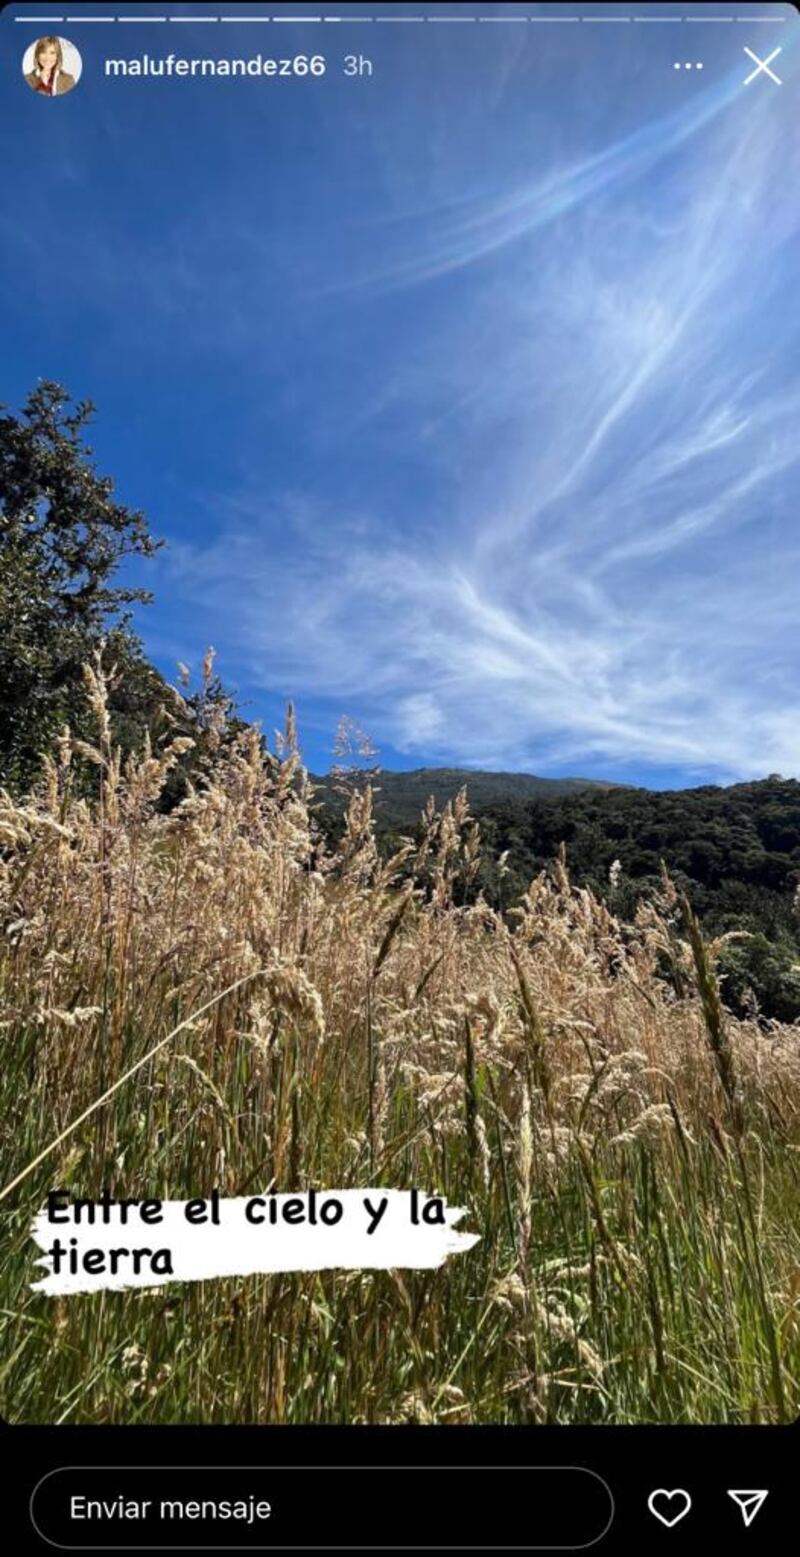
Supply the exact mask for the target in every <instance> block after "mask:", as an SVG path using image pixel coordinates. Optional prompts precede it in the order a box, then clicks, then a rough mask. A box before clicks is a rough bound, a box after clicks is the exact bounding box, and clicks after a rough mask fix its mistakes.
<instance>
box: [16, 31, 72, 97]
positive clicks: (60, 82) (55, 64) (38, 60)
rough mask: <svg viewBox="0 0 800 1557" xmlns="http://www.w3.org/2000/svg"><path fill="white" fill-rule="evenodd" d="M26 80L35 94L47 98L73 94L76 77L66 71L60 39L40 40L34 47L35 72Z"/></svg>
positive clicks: (27, 76)
mask: <svg viewBox="0 0 800 1557" xmlns="http://www.w3.org/2000/svg"><path fill="white" fill-rule="evenodd" d="M25 80H26V81H27V83H28V86H29V87H30V88H31V90H32V91H34V92H43V93H44V95H45V97H62V96H63V94H64V93H65V92H71V91H72V88H73V87H74V85H75V77H74V76H71V75H70V74H69V72H68V71H66V70H65V69H64V51H63V49H62V47H61V39H60V38H39V39H37V41H36V43H35V44H34V46H33V70H32V71H31V72H30V75H26V77H25Z"/></svg>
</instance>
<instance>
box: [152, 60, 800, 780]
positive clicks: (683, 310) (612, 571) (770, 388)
mask: <svg viewBox="0 0 800 1557" xmlns="http://www.w3.org/2000/svg"><path fill="white" fill-rule="evenodd" d="M700 101H701V102H702V99H701V100H700ZM769 106H770V105H762V106H756V107H753V108H752V110H751V111H750V112H748V114H746V115H745V114H744V113H743V112H740V111H739V110H738V108H737V107H736V105H735V104H734V106H733V107H732V94H731V92H730V89H729V86H728V85H725V87H724V89H723V88H718V89H716V90H715V91H713V92H712V93H710V94H709V98H708V100H707V102H706V103H705V105H704V106H703V107H698V108H697V109H696V110H695V111H694V112H693V114H692V113H690V114H686V113H684V115H683V117H681V116H679V115H676V116H674V117H673V119H671V120H670V121H669V124H668V125H667V126H661V127H660V128H659V127H658V126H656V127H652V126H651V127H648V128H646V129H644V130H643V131H642V132H641V133H640V134H637V135H633V136H632V137H631V138H629V139H628V140H627V141H624V142H623V143H622V144H621V145H619V146H616V147H614V148H612V151H611V152H609V153H608V154H606V153H598V155H597V156H596V157H595V158H593V159H592V161H591V163H590V164H587V165H586V166H582V167H579V168H578V169H577V170H575V169H572V170H571V171H569V172H568V173H567V174H566V175H564V176H560V175H559V173H558V169H552V168H551V169H549V170H547V172H546V173H544V174H543V175H542V177H541V179H540V180H539V182H538V184H537V185H536V186H535V188H534V189H533V191H532V193H531V194H530V196H529V198H527V199H526V200H525V201H524V202H523V201H521V200H520V198H519V197H518V196H509V197H508V199H507V200H506V201H505V203H504V202H503V201H499V202H495V205H494V207H493V208H492V209H486V210H483V211H480V212H473V213H472V214H465V213H463V212H461V213H457V214H456V216H455V218H454V219H453V218H452V214H451V216H450V217H448V219H447V220H445V219H444V218H442V220H441V221H439V220H437V221H436V222H435V223H434V226H435V227H436V232H435V234H434V237H435V238H436V241H437V242H438V243H439V244H440V246H441V247H440V250H439V255H438V258H436V256H435V255H434V254H433V250H430V251H429V250H428V249H426V246H425V241H424V233H423V239H422V241H421V246H420V257H419V262H418V263H417V264H416V266H415V268H414V271H413V275H414V279H415V280H416V281H419V282H422V281H424V282H425V285H421V286H420V289H419V290H420V305H419V307H420V318H419V324H418V327H417V328H413V327H412V328H410V330H409V333H408V335H407V336H406V337H400V336H398V337H397V338H396V339H395V340H394V344H393V350H392V351H391V353H390V354H389V355H388V356H387V358H386V362H385V374H384V379H383V385H382V394H381V396H380V398H379V399H376V398H375V397H374V396H373V395H372V392H371V380H369V379H367V380H366V381H365V385H364V387H363V390H362V389H360V386H359V384H358V382H357V381H355V380H354V382H353V384H352V392H351V394H350V395H349V397H348V400H347V404H346V405H341V406H337V407H336V408H334V411H333V412H332V413H331V415H332V421H331V422H330V423H329V424H328V427H327V435H328V437H329V438H330V439H332V438H333V436H334V434H336V436H338V438H339V440H340V442H341V443H342V445H343V446H344V449H345V450H346V451H349V452H350V454H351V456H352V468H353V471H354V472H355V473H356V475H357V473H358V471H359V469H361V468H363V471H364V482H363V486H362V488H361V490H360V495H359V498H358V500H357V501H355V502H354V500H353V490H354V487H353V484H352V483H348V482H347V481H345V480H344V479H343V478H342V476H341V471H339V474H338V476H337V477H336V478H331V479H326V469H325V461H324V459H321V458H320V457H319V452H318V450H317V451H316V454H315V459H314V461H313V462H312V463H313V473H312V475H310V477H309V483H308V489H307V490H306V491H303V492H302V493H300V494H298V493H297V492H294V493H293V494H288V495H287V496H286V498H285V499H280V498H277V497H275V496H273V497H272V498H271V500H270V501H269V502H268V503H267V502H264V501H263V500H261V499H259V500H258V503H257V509H258V518H257V520H254V519H253V516H252V513H250V514H249V515H248V516H247V518H246V519H243V518H241V517H238V516H237V514H236V512H235V509H234V508H233V507H232V505H231V500H230V498H229V499H228V500H227V507H226V508H225V518H224V522H223V523H222V526H221V530H220V534H219V536H218V538H217V539H216V540H214V541H213V542H211V543H206V544H203V543H200V542H199V543H198V544H196V545H186V544H183V545H181V546H179V547H176V548H175V549H174V550H173V553H172V556H171V559H170V560H169V561H168V562H167V563H166V564H165V566H167V567H169V568H170V569H171V570H172V573H171V576H172V578H173V579H174V580H175V582H176V584H177V586H178V587H179V589H180V592H181V593H182V595H183V596H184V597H185V598H187V599H189V600H192V601H195V602H197V603H200V604H202V607H203V611H204V613H205V614H206V617H207V618H208V617H210V618H211V620H212V621H217V622H218V627H217V628H215V631H216V632H217V634H218V636H219V637H220V638H221V639H226V640H227V643H228V652H229V654H230V653H231V652H233V653H234V654H235V658H236V660H237V662H238V664H239V665H240V666H241V671H242V674H244V675H246V677H247V679H248V681H249V682H250V684H251V685H253V686H261V687H263V688H269V689H271V690H275V689H280V690H281V691H285V692H287V693H291V694H293V695H295V696H299V697H300V698H301V700H302V699H306V700H309V699H310V700H312V701H313V700H314V699H325V700H338V701H339V702H340V704H341V705H342V706H347V707H349V709H350V711H351V712H353V713H355V714H357V715H358V717H359V718H360V719H361V720H362V721H364V722H367V723H368V724H369V725H370V726H371V727H372V730H373V733H374V734H375V735H376V736H377V737H378V739H379V740H383V741H388V742H390V743H391V744H392V745H393V746H394V747H395V748H397V749H399V750H401V751H404V752H407V753H408V754H409V755H412V756H419V758H420V760H428V761H430V760H448V761H456V762H459V763H463V764H466V765H487V764H492V765H496V766H503V767H506V768H533V769H538V770H540V771H543V772H546V771H548V770H555V769H563V768H564V766H570V767H572V768H573V770H576V771H579V770H580V767H581V765H582V764H586V765H588V764H589V763H591V764H592V765H593V766H594V767H595V768H596V767H597V766H598V765H600V766H602V765H603V764H605V765H606V766H607V768H609V769H613V768H614V767H618V766H620V765H639V766H640V767H642V766H644V767H646V766H647V765H651V766H653V767H659V766H669V767H671V768H674V769H676V770H682V771H684V772H685V773H686V776H687V778H690V777H691V776H692V775H693V774H695V773H707V772H714V773H716V774H718V775H719V776H720V777H721V778H728V777H735V776H742V775H754V774H763V773H766V772H769V771H774V770H779V771H787V772H798V771H800V717H798V715H799V714H800V697H798V695H797V691H796V669H797V658H798V650H800V625H798V621H797V590H796V578H797V567H798V563H799V562H800V532H798V530H797V522H796V502H797V496H798V491H800V479H799V478H800V440H798V438H797V434H796V428H797V426H798V422H799V419H798V411H799V410H800V377H798V374H797V371H796V368H795V362H796V360H797V347H798V340H797V335H798V331H797V329H796V327H795V326H794V324H793V322H792V316H791V315H790V314H789V313H788V312H787V311H786V308H787V300H788V299H789V297H790V296H791V295H792V294H791V283H792V279H793V278H792V265H794V269H795V277H794V280H795V281H796V263H797V262H796V258H795V260H794V261H793V262H792V260H791V258H790V256H789V252H788V246H789V244H790V243H791V242H794V243H795V244H796V242H797V238H798V227H799V226H800V224H799V223H798V216H797V209H796V205H793V203H792V202H791V200H788V199H785V200H784V201H783V202H782V203H779V208H778V209H777V210H776V207H775V168H776V167H777V166H779V165H780V166H781V167H782V180H783V184H784V187H785V188H790V187H794V182H796V181H797V176H798V174H800V147H798V143H797V140H796V139H795V140H794V142H792V143H790V145H789V147H788V150H787V146H786V139H785V137H786V122H785V120H783V121H782V122H781V121H780V119H779V117H778V116H777V115H776V114H774V113H773V114H772V116H770V112H769V111H768V108H769ZM643 175H647V177H646V179H643ZM793 181H794V182H793ZM448 223H449V225H448ZM405 243H406V238H405V235H403V238H402V241H401V239H400V238H398V244H399V247H400V251H401V252H400V253H399V258H398V264H397V267H396V268H393V266H392V262H391V255H390V256H389V257H388V259H387V263H386V266H385V267H384V279H387V278H390V277H391V276H392V275H395V274H396V275H397V276H399V277H400V279H401V280H402V281H403V284H405V281H406V280H407V279H408V278H409V275H410V272H409V270H408V266H407V262H406V259H405V257H404V253H403V252H402V251H403V249H404V246H405ZM454 269H458V270H459V271H460V272H462V273H463V277H462V280H461V282H460V284H459V290H458V292H457V294H455V293H449V294H447V295H445V294H444V293H443V292H442V283H441V281H440V280H439V279H437V278H439V277H440V276H441V275H442V273H443V272H444V271H448V272H449V271H450V270H454ZM426 288H427V290H426ZM431 288H432V289H433V290H434V292H435V294H436V302H435V304H434V303H432V302H431ZM437 288H438V289H439V290H438V292H436V289H437ZM352 306H353V307H354V308H355V307H356V306H357V305H356V304H355V303H354V304H353V305H352ZM371 440H372V442H371ZM375 440H377V441H375ZM387 446H390V447H391V449H392V452H393V456H394V458H395V460H396V461H397V466H399V464H400V462H402V460H403V459H404V458H407V459H408V461H409V462H413V464H414V469H415V472H416V475H415V480H414V483H412V484H411V488H409V485H408V484H405V483H404V482H403V480H402V479H401V478H400V477H399V476H397V475H396V470H397V466H393V467H392V469H393V472H394V473H395V479H392V478H391V477H389V478H387V477H386V476H385V475H384V477H383V479H377V478H376V475H375V460H374V450H375V449H376V448H377V449H378V451H380V450H381V449H382V448H384V447H387ZM365 447H367V448H370V447H372V449H373V459H372V463H368V462H367V460H366V456H365V455H364V449H365ZM340 452H341V451H340ZM361 462H364V463H363V467H362V463H361ZM260 484H261V476H260V473H259V472H255V473H254V485H255V487H256V488H258V486H259V485H260ZM426 504H427V511H426V507H425V505H426Z"/></svg>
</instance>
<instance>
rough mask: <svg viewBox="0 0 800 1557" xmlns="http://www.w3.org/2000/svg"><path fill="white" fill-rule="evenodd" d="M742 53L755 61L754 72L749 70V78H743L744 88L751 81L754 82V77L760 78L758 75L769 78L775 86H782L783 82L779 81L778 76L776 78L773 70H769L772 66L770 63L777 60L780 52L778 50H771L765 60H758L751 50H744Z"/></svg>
mask: <svg viewBox="0 0 800 1557" xmlns="http://www.w3.org/2000/svg"><path fill="white" fill-rule="evenodd" d="M744 52H745V54H749V55H750V58H751V59H752V60H755V66H756V68H755V70H751V72H750V74H749V76H745V79H744V85H745V86H749V85H750V82H751V81H755V79H756V76H760V75H765V76H769V79H770V81H774V82H775V85H776V86H782V85H783V82H782V81H781V78H780V76H776V74H775V72H774V70H770V68H769V67H770V65H771V64H772V61H773V60H774V59H777V57H778V55H779V54H780V52H781V51H780V49H779V48H778V49H773V50H772V53H771V54H768V55H767V57H766V59H759V57H758V55H757V54H754V53H753V50H752V49H748V48H746V49H745V51H744Z"/></svg>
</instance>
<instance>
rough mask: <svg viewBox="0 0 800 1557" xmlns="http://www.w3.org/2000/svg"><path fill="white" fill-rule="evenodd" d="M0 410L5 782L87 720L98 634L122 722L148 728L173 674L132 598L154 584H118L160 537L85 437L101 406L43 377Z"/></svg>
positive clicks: (124, 728) (0, 702) (131, 730)
mask: <svg viewBox="0 0 800 1557" xmlns="http://www.w3.org/2000/svg"><path fill="white" fill-rule="evenodd" d="M2 409H3V414H0V782H2V783H5V784H9V785H12V786H13V787H15V788H19V787H23V786H25V785H26V784H28V783H29V782H30V780H31V779H32V778H33V777H34V775H35V773H36V771H37V768H38V766H39V764H40V761H41V754H42V752H43V751H44V750H46V749H47V748H48V747H49V745H50V743H51V742H52V739H53V736H54V735H55V734H56V733H57V731H58V730H59V729H60V728H61V727H62V726H63V725H64V724H65V723H70V724H71V725H72V726H73V728H76V729H79V730H81V729H82V728H83V726H84V722H85V718H86V711H85V698H84V692H83V684H82V671H81V667H82V665H83V664H84V662H85V661H86V660H87V659H88V658H89V657H90V655H91V653H92V651H93V650H94V648H95V647H96V645H97V644H98V642H99V641H100V639H101V638H103V637H107V638H109V640H110V642H109V650H110V655H111V657H112V658H113V660H114V661H115V662H116V663H117V665H118V667H119V669H120V676H119V678H118V681H117V686H118V688H119V693H118V698H119V706H118V709H117V712H118V714H119V717H120V727H119V733H120V735H121V738H122V739H123V743H124V744H125V745H128V744H132V743H133V737H134V734H135V733H141V729H142V725H143V724H145V723H147V722H148V715H149V713H151V712H152V711H154V710H155V708H156V706H157V704H158V703H160V701H161V693H162V692H163V690H164V683H163V681H162V679H161V677H160V676H159V675H158V672H157V671H155V670H154V669H153V667H152V666H150V665H148V663H147V661H146V660H145V658H144V656H143V653H142V649H141V645H140V643H139V641H138V639H137V638H136V637H135V635H134V634H133V633H132V631H131V629H130V623H129V617H128V614H127V610H126V608H127V607H129V606H130V605H131V604H133V603H134V602H137V601H138V602H146V601H147V600H149V599H150V596H149V594H148V592H147V591H146V590H143V589H139V588H124V587H121V586H120V584H119V582H118V580H117V570H118V568H119V566H120V563H121V562H122V561H123V559H124V558H125V557H128V556H132V555H138V556H142V557H151V556H152V555H153V554H154V553H155V551H156V550H157V548H158V546H159V545H160V544H161V543H160V542H159V541H156V540H155V539H154V538H153V537H152V536H151V534H150V530H149V527H148V524H147V520H146V519H145V517H144V515H143V514H142V513H140V512H139V511H138V510H135V509H131V508H128V507H126V506H125V505H124V504H122V503H118V502H117V501H116V500H115V497H114V484H113V482H112V481H111V479H110V478H109V477H107V476H101V475H98V473H97V471H96V469H95V466H94V464H93V462H92V450H91V448H90V447H89V446H88V444H87V443H86V442H85V440H84V431H85V429H86V427H87V426H88V424H89V423H90V422H91V419H92V416H93V412H94V407H93V405H92V404H91V402H90V401H79V402H77V403H75V404H73V403H72V402H71V398H70V396H69V394H68V393H67V391H66V390H65V389H63V388H62V387H61V386H60V385H59V384H55V383H52V382H49V381H42V382H41V383H40V384H39V385H38V386H37V387H36V388H35V389H34V390H33V391H32V392H31V393H30V394H29V396H28V398H27V400H26V402H25V405H24V407H23V410H22V412H21V414H19V415H14V414H13V413H10V412H7V411H6V410H5V408H2Z"/></svg>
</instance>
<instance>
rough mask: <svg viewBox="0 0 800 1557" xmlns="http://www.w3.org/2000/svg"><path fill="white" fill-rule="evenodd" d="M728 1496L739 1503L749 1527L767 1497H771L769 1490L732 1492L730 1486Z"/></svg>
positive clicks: (746, 1524)
mask: <svg viewBox="0 0 800 1557" xmlns="http://www.w3.org/2000/svg"><path fill="white" fill-rule="evenodd" d="M728 1497H729V1498H733V1501H734V1503H736V1504H738V1507H739V1511H740V1513H741V1516H742V1518H743V1520H744V1523H745V1529H747V1528H748V1527H749V1526H750V1525H751V1524H752V1523H753V1520H754V1519H755V1517H756V1514H757V1513H758V1510H759V1509H760V1507H761V1505H762V1503H763V1502H764V1500H765V1498H768V1497H769V1492H732V1491H731V1490H730V1488H729V1489H728Z"/></svg>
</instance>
